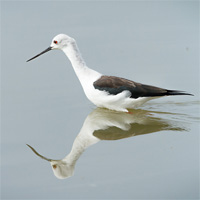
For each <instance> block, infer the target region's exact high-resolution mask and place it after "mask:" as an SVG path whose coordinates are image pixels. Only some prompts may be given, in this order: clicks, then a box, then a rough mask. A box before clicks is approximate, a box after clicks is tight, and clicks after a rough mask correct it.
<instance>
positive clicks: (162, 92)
mask: <svg viewBox="0 0 200 200" xmlns="http://www.w3.org/2000/svg"><path fill="white" fill-rule="evenodd" d="M51 50H62V51H63V52H64V53H65V55H66V56H67V57H68V59H69V60H70V62H71V64H72V67H73V69H74V71H75V73H76V75H77V77H78V79H79V81H80V83H81V85H82V88H83V90H84V92H85V95H86V96H87V98H88V99H89V100H90V101H91V102H92V103H93V104H95V105H96V106H97V107H103V108H107V109H110V110H115V111H121V112H129V111H128V110H129V109H135V108H137V107H140V106H142V105H143V104H144V103H146V102H147V101H149V100H152V99H155V98H159V97H163V96H174V95H192V96H193V94H189V93H186V92H183V91H179V90H168V89H164V88H160V87H156V86H152V85H146V84H142V83H138V82H135V81H131V80H128V79H125V78H121V77H116V76H107V75H104V74H101V73H99V72H97V71H95V70H93V69H91V68H89V67H88V66H87V65H86V63H85V61H84V59H83V58H82V55H81V53H80V50H79V48H78V46H77V43H76V40H75V39H74V38H72V37H70V36H68V35H66V34H58V35H56V36H55V37H54V38H53V40H52V42H51V44H50V46H49V47H48V48H47V49H45V50H44V51H42V52H41V53H39V54H37V55H36V56H34V57H32V58H30V59H29V60H27V62H29V61H31V60H33V59H35V58H37V57H39V56H40V55H42V54H44V53H46V52H48V51H51Z"/></svg>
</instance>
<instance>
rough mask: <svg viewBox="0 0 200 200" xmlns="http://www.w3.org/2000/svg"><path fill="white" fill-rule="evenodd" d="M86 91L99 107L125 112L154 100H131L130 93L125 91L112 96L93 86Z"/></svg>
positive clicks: (147, 98) (143, 98)
mask: <svg viewBox="0 0 200 200" xmlns="http://www.w3.org/2000/svg"><path fill="white" fill-rule="evenodd" d="M84 91H85V94H86V96H87V98H88V99H89V100H90V101H91V102H92V103H94V104H95V105H96V106H97V107H104V108H108V109H111V110H116V111H123V112H128V110H127V109H128V108H129V109H131V108H132V109H133V108H137V107H139V106H141V105H142V104H144V103H145V102H147V101H149V100H151V99H152V97H140V98H137V99H134V98H130V92H129V91H123V92H122V93H119V94H117V95H112V94H109V93H108V92H106V91H101V90H98V89H95V88H94V87H93V86H92V87H91V88H87V89H86V90H84Z"/></svg>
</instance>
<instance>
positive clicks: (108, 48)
mask: <svg viewBox="0 0 200 200" xmlns="http://www.w3.org/2000/svg"><path fill="white" fill-rule="evenodd" d="M59 33H66V34H68V35H70V36H72V37H74V38H75V39H76V40H77V43H78V46H79V48H80V50H81V52H82V55H83V57H84V59H85V61H86V63H87V64H88V66H89V67H91V68H93V69H95V70H97V71H100V72H102V73H105V74H108V75H117V76H121V77H126V78H129V79H132V80H135V81H138V82H142V83H146V84H151V85H157V86H160V87H165V88H169V89H179V90H184V91H187V92H190V93H193V94H195V96H194V97H191V96H181V97H167V98H163V99H158V100H156V101H154V102H153V101H152V102H150V103H148V104H146V106H144V107H143V109H146V110H150V111H151V110H152V111H161V112H170V113H171V114H170V115H167V114H166V115H160V116H159V117H160V118H161V119H163V120H166V119H167V120H172V121H173V120H174V121H175V122H176V123H179V127H181V128H184V129H185V131H182V132H180V131H177V132H176V131H175V132H174V131H173V132H172V131H167V130H164V131H161V132H158V133H154V134H148V135H145V136H138V137H132V138H129V139H124V140H118V141H109V142H108V141H102V142H100V143H98V144H96V145H94V146H92V147H90V148H88V149H87V150H86V152H85V153H84V154H83V155H82V156H81V158H80V159H79V160H78V162H77V166H76V170H75V175H74V176H73V177H71V178H69V179H65V180H59V179H57V178H56V177H55V176H54V175H53V173H52V170H51V168H50V166H49V164H48V163H47V162H45V161H43V160H41V159H39V158H37V157H36V156H35V155H34V154H33V153H32V152H31V151H30V150H29V149H28V147H27V146H26V145H25V144H26V143H28V144H30V145H32V146H33V147H35V148H36V149H37V150H38V151H39V152H41V153H42V154H44V155H45V156H47V157H51V158H55V159H58V158H63V157H64V156H65V155H67V153H69V151H70V149H71V146H72V143H73V141H74V139H75V137H76V135H77V134H78V133H79V130H80V129H81V127H82V124H83V122H84V120H85V118H86V117H87V115H88V114H89V113H90V112H91V111H92V110H93V109H94V108H95V106H94V105H92V104H91V103H90V102H89V101H88V100H87V99H86V97H85V95H84V93H83V91H82V88H81V86H80V83H79V81H78V79H77V78H76V75H75V73H74V71H73V69H72V67H71V64H70V62H69V61H68V59H67V58H66V57H65V55H64V54H63V53H62V52H60V51H52V52H49V53H48V54H46V55H43V56H41V57H40V58H38V59H36V60H34V61H31V62H30V63H26V60H27V59H29V58H31V57H32V56H34V55H36V54H37V53H39V52H41V51H42V50H44V49H45V48H47V47H48V46H49V45H50V42H51V40H52V38H53V37H54V36H55V35H57V34H59ZM1 67H2V70H1V73H2V76H1V77H2V79H1V80H2V126H1V130H2V135H1V197H2V199H74V198H80V199H89V198H92V199H98V198H99V199H106V198H107V199H111V198H113V199H126V198H127V199H128V198H129V199H143V198H145V199H150V198H151V199H183V198H185V199H198V198H199V91H200V90H199V89H200V88H199V1H141V2H139V1H121V2H120V1H102V2H99V1H93V2H92V1H74V2H73V1H1ZM173 113H176V115H174V114H173ZM152 115H153V114H152Z"/></svg>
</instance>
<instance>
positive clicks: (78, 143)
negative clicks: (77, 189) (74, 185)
mask: <svg viewBox="0 0 200 200" xmlns="http://www.w3.org/2000/svg"><path fill="white" fill-rule="evenodd" d="M154 113H156V114H164V113H162V112H155V111H153V112H152V111H151V112H149V111H147V110H141V109H137V110H135V111H134V114H130V115H128V114H127V113H125V112H123V113H121V112H115V111H112V110H108V109H103V108H95V109H94V110H93V111H92V112H91V113H89V115H88V116H87V117H86V119H85V121H84V122H83V125H82V127H81V129H80V132H79V133H78V135H77V136H76V138H75V140H74V142H73V145H72V148H71V151H70V152H69V153H68V154H67V155H66V156H65V157H64V158H62V159H51V158H47V157H45V156H43V155H41V154H39V153H38V152H37V151H36V150H35V149H34V148H33V147H32V146H31V145H29V144H26V145H27V146H28V147H29V148H30V149H31V150H32V151H33V152H34V153H35V154H36V155H37V156H39V157H40V158H42V159H43V160H46V161H48V162H49V163H50V165H51V168H52V170H53V173H54V175H55V176H56V177H57V178H58V179H65V178H69V177H71V176H73V175H74V171H75V166H76V163H77V161H78V159H79V158H80V157H81V155H82V154H83V152H84V151H86V150H87V149H88V148H89V147H90V146H92V145H95V144H97V143H98V142H100V141H102V140H106V141H115V140H121V139H125V138H129V137H134V136H140V135H144V134H151V133H156V132H160V131H163V130H171V131H177V130H178V131H182V130H185V129H183V128H181V127H179V126H177V124H176V123H174V121H173V120H166V119H162V118H160V117H153V116H152V114H154ZM165 114H166V113H165ZM168 114H172V113H168ZM104 164H105V165H106V164H107V163H106V162H104ZM88 165H89V166H90V164H88Z"/></svg>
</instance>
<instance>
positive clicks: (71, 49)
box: [63, 42, 100, 85]
mask: <svg viewBox="0 0 200 200" xmlns="http://www.w3.org/2000/svg"><path fill="white" fill-rule="evenodd" d="M63 52H64V53H65V55H66V56H67V57H68V58H69V60H70V62H71V64H72V67H73V68H74V71H75V73H76V75H77V76H78V78H79V80H80V82H81V84H82V85H83V82H85V80H86V79H88V78H89V77H91V75H92V77H96V76H99V75H100V73H98V72H96V71H94V70H92V69H90V68H88V67H87V66H86V63H85V61H84V60H83V58H82V56H81V53H80V51H79V49H78V47H77V45H76V42H73V43H71V44H69V45H68V46H67V47H66V48H64V49H63Z"/></svg>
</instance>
